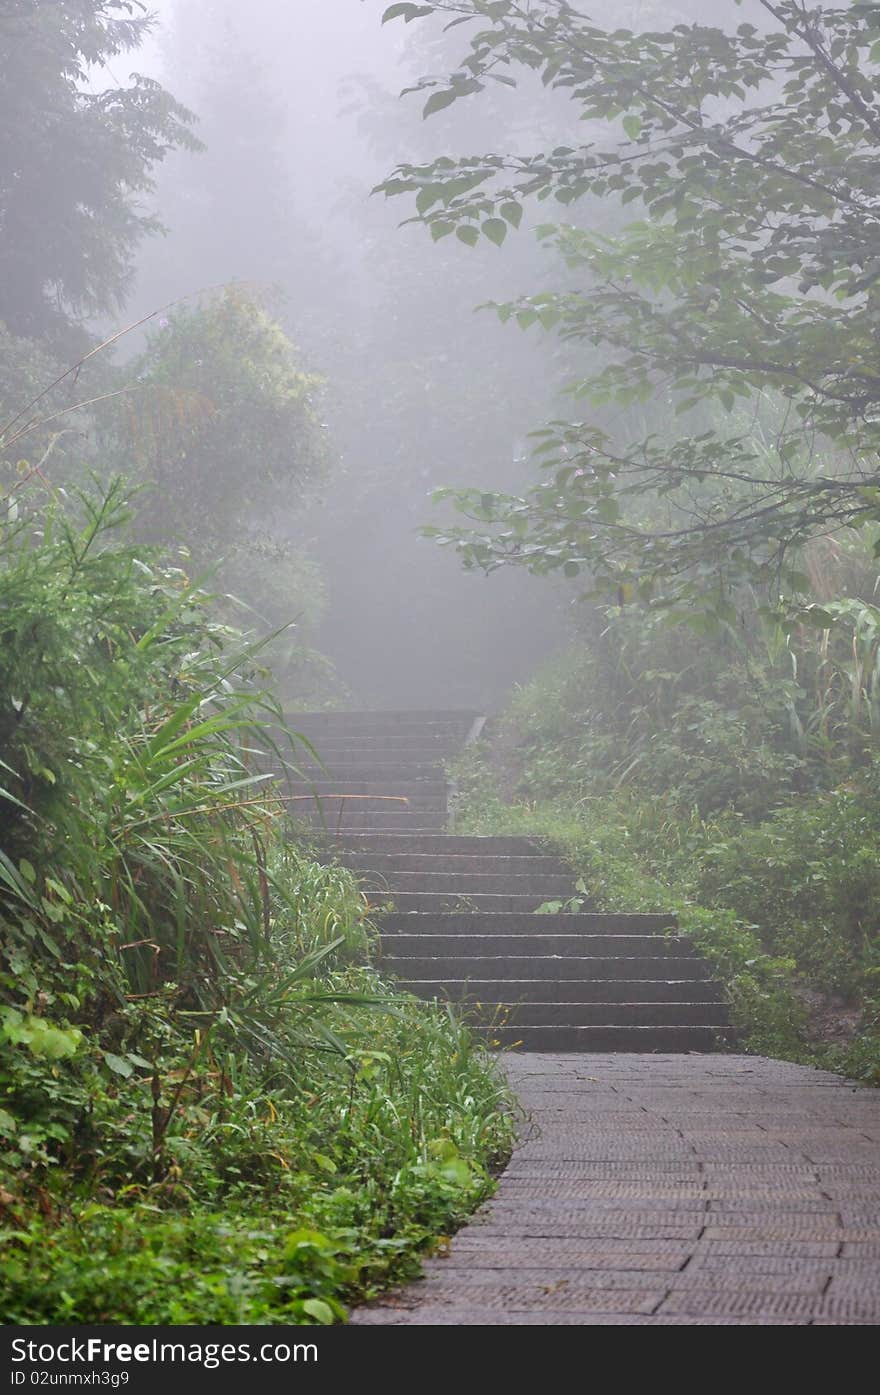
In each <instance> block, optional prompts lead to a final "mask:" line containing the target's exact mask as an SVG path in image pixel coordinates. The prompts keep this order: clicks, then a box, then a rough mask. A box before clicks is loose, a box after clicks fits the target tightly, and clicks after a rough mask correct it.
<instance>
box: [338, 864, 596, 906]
mask: <svg viewBox="0 0 880 1395" xmlns="http://www.w3.org/2000/svg"><path fill="white" fill-rule="evenodd" d="M360 881H361V884H362V885H363V886H364V887H365V888H367V889H369V888H372V887H377V888H379V889H380V890H382V891H391V892H393V893H394V895H395V896H396V895H397V893H398V892H401V893H404V894H410V893H412V894H416V895H422V894H426V895H427V894H433V893H435V892H441V893H442V894H443V895H445V896H451V897H453V898H456V897H462V896H485V895H490V896H503V895H506V896H532V897H536V898H537V899H538V904H539V905H540V904H542V903H543V902H544V901H547V900H550V899H555V900H565V899H567V898H569V897H571V895H572V894H574V895H575V896H577V895H578V893H577V892H574V893H572V885H571V876H570V874H569V873H567V872H563V873H561V874H560V873H559V872H556V873H555V874H551V875H549V876H542V875H541V874H540V873H535V874H534V875H527V876H524V875H515V876H505V874H504V873H503V872H361V873H360ZM580 899H582V900H586V898H585V897H582V898H580Z"/></svg>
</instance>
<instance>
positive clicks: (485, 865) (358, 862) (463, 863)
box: [337, 849, 572, 890]
mask: <svg viewBox="0 0 880 1395" xmlns="http://www.w3.org/2000/svg"><path fill="white" fill-rule="evenodd" d="M337 856H338V857H339V860H340V862H344V863H345V866H346V867H350V868H351V870H352V871H356V872H361V873H365V874H367V875H370V874H372V875H374V876H383V875H384V876H395V875H397V874H398V873H401V872H403V873H408V874H414V875H425V876H436V875H437V874H438V873H442V874H445V875H447V876H449V875H452V876H474V875H479V876H488V875H492V876H496V877H523V876H532V875H538V876H544V877H548V876H554V877H560V878H561V877H564V878H565V880H566V884H567V886H568V887H569V889H570V888H571V884H572V875H571V869H570V868H569V867H566V865H565V863H564V862H561V861H560V860H559V858H558V857H549V856H546V855H542V854H540V853H528V854H526V855H525V856H513V857H512V856H510V855H508V856H506V857H505V856H503V855H502V856H494V857H493V856H492V854H491V853H479V854H477V855H473V854H467V853H442V852H436V853H434V852H431V853H407V852H381V853H380V852H355V851H352V850H350V849H344V850H342V851H341V852H339V853H338V854H337ZM428 889H429V888H427V887H426V888H425V890H428Z"/></svg>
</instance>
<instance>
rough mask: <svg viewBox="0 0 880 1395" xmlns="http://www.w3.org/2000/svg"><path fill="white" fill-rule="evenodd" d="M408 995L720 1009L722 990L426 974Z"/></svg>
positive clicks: (701, 985)
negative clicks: (702, 1005) (711, 1006)
mask: <svg viewBox="0 0 880 1395" xmlns="http://www.w3.org/2000/svg"><path fill="white" fill-rule="evenodd" d="M406 989H407V991H408V992H409V993H414V994H415V995H416V996H417V997H419V998H439V999H440V1000H442V1001H449V1002H459V1003H463V1004H469V1003H510V1002H528V1003H579V1004H583V1003H605V1004H607V1003H621V1004H624V1003H634V1002H639V1003H686V1002H687V1003H691V1002H693V1003H702V1002H708V1003H719V1002H721V1000H722V998H723V993H722V990H721V985H720V984H718V983H716V982H715V981H714V980H713V979H693V978H687V979H682V978H650V979H635V978H618V977H615V978H610V979H609V978H606V979H601V978H589V979H577V978H571V979H550V978H548V979H540V978H536V977H531V978H520V979H516V978H503V979H502V978H497V977H496V978H489V977H488V976H485V975H484V976H483V977H482V978H479V977H477V976H476V975H472V976H471V977H470V978H469V979H464V978H462V977H459V978H440V977H438V976H431V973H430V971H429V972H428V973H426V974H425V975H424V976H423V977H422V978H415V977H413V978H410V977H409V975H407V977H406Z"/></svg>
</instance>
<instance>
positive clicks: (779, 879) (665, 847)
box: [456, 609, 880, 1081]
mask: <svg viewBox="0 0 880 1395" xmlns="http://www.w3.org/2000/svg"><path fill="white" fill-rule="evenodd" d="M858 613H859V614H861V609H859V610H858ZM634 624H635V620H634V618H633V617H620V616H617V617H614V616H612V617H611V618H610V625H609V628H608V630H607V631H606V635H605V638H609V637H610V639H611V644H610V647H605V646H604V645H603V643H602V642H599V643H598V644H596V645H595V647H594V648H593V649H591V650H588V651H586V652H583V651H577V652H576V653H575V654H574V655H573V656H569V657H568V658H567V659H565V660H562V661H560V662H559V663H557V665H556V666H555V667H553V668H551V669H550V670H549V671H547V672H546V673H544V674H543V675H539V676H538V677H537V678H536V679H535V680H533V682H532V683H530V684H528V685H527V686H526V687H525V688H524V689H522V690H521V691H520V692H519V693H518V694H517V695H516V697H515V699H514V701H513V703H512V705H511V708H510V711H509V713H508V714H507V715H506V716H505V718H503V719H502V722H501V726H500V730H499V731H498V733H497V740H496V742H495V743H494V746H490V747H489V749H488V750H487V751H484V752H479V751H477V752H473V753H470V754H469V755H468V756H467V758H466V759H464V760H462V761H461V762H460V765H459V768H458V769H457V770H456V783H457V789H458V792H459V796H458V798H459V802H458V806H457V812H456V826H457V827H459V828H461V829H462V830H463V831H466V832H472V833H503V832H511V833H520V834H527V835H528V836H530V837H537V838H541V839H544V840H546V841H547V842H548V843H549V844H550V845H551V846H552V847H554V848H557V849H561V850H562V851H563V853H564V854H565V856H566V858H567V859H568V861H569V862H570V863H571V865H572V867H573V868H574V869H575V870H576V872H577V874H578V875H579V877H580V879H581V882H580V885H581V887H582V888H583V889H584V891H585V892H586V893H587V894H588V897H589V901H590V904H591V906H595V907H596V908H597V909H599V910H621V911H659V912H674V913H675V914H676V916H677V917H678V921H679V924H680V926H681V929H682V931H683V932H684V933H685V934H687V935H689V936H690V937H691V938H692V939H693V940H694V942H695V943H696V944H697V945H698V946H699V948H700V949H701V950H702V952H703V953H704V954H705V955H706V956H707V958H708V959H709V960H710V962H711V963H712V964H713V966H714V968H715V971H716V973H717V974H718V976H719V978H720V979H721V980H722V981H723V982H724V983H725V985H726V987H727V991H728V998H729V1001H730V1004H731V1008H732V1012H733V1016H734V1020H735V1021H736V1022H737V1023H738V1024H739V1025H740V1026H741V1027H742V1029H743V1031H744V1032H745V1034H746V1042H747V1045H748V1047H749V1049H751V1050H758V1051H763V1052H769V1053H770V1054H775V1055H781V1056H785V1057H789V1058H791V1059H802V1060H815V1061H820V1062H824V1063H826V1064H828V1065H831V1066H832V1067H833V1068H835V1069H840V1070H843V1071H845V1072H849V1073H851V1074H853V1075H855V1076H857V1077H859V1078H863V1079H866V1080H872V1081H880V1032H878V1028H877V1024H878V1014H880V998H878V971H880V940H878V925H880V873H878V868H880V821H878V816H877V806H876V798H875V795H874V787H875V785H876V779H877V763H876V754H874V756H873V757H872V755H871V745H870V742H866V741H865V740H864V738H865V737H869V736H870V729H869V726H868V725H867V724H866V725H864V726H863V727H860V726H858V725H856V726H855V728H850V730H849V734H848V733H847V729H846V727H845V724H842V725H841V727H840V728H839V729H837V730H836V735H835V741H833V742H830V741H829V740H828V734H829V731H830V730H831V727H830V726H828V725H826V726H825V728H824V730H823V731H818V726H821V724H822V721H824V716H823V714H822V708H821V699H822V697H823V694H827V690H826V689H825V688H823V687H822V683H823V682H824V678H825V677H827V670H828V668H829V667H830V661H829V660H828V652H829V651H827V650H826V652H825V657H824V660H823V663H822V664H820V665H819V666H818V668H817V674H818V679H819V688H818V691H817V693H814V692H813V691H810V692H807V691H805V690H803V689H800V690H798V691H797V693H796V697H797V702H796V704H795V709H794V714H793V715H794V716H795V717H797V722H792V721H791V720H790V718H791V716H792V714H791V713H789V712H788V711H787V709H786V701H785V700H784V699H786V690H785V684H784V683H781V684H780V692H779V693H776V694H775V697H774V684H775V683H779V679H778V677H777V678H776V679H774V677H773V673H772V665H770V664H769V662H768V664H767V665H766V666H765V668H764V669H763V670H762V669H761V668H759V667H758V666H757V665H756V664H755V663H754V660H753V661H752V666H751V668H750V669H748V670H745V671H743V672H740V671H738V669H737V667H736V664H735V663H734V664H731V663H730V655H729V654H725V653H724V651H723V649H722V648H720V647H719V645H718V644H717V642H716V643H715V644H714V645H706V644H704V645H703V646H702V651H701V649H700V647H699V646H697V645H696V642H695V641H693V640H692V639H691V640H687V639H685V638H684V637H683V636H682V635H681V634H679V633H678V632H673V639H674V643H673V642H670V640H669V636H668V635H667V639H666V642H667V645H668V652H667V653H666V655H665V663H664V670H663V671H662V672H659V673H658V672H657V671H655V670H654V669H653V667H652V665H653V663H655V662H657V650H656V643H657V640H658V636H657V635H651V634H650V633H648V634H643V635H641V636H639V635H637V634H635V633H634V632H633V625H634ZM825 633H826V634H827V632H825ZM661 634H662V632H661ZM682 644H686V645H687V646H690V649H689V653H688V654H685V653H683V652H682V649H681V645H682ZM843 647H844V648H845V646H843ZM850 657H851V658H852V650H851V651H850ZM725 661H726V662H727V665H728V666H725ZM841 663H843V659H842V658H841ZM805 667H806V665H805ZM667 685H668V687H669V691H668V692H666V687H667ZM795 687H796V685H795ZM832 687H833V684H832ZM707 690H708V692H709V694H710V696H708V697H707V696H706V692H707ZM719 692H721V693H726V697H725V701H724V704H723V705H721V704H719V702H718V700H717V694H718V693H719ZM842 692H843V694H844V695H845V693H846V688H845V686H844V688H843V689H842ZM713 693H714V694H715V695H716V696H711V694H713ZM811 701H812V702H815V701H819V703H820V711H819V716H820V718H821V721H820V722H819V723H818V726H817V723H816V721H815V720H814V719H815V718H816V713H815V711H814V712H813V713H812V716H811V708H810V703H811ZM830 705H831V707H832V708H833V707H834V705H835V704H834V701H833V700H832V701H831V703H830ZM860 712H861V718H860V720H861V719H863V718H864V710H863V706H862V707H860ZM850 716H852V714H850ZM808 728H809V729H811V730H814V731H817V732H818V735H817V739H816V741H814V742H812V743H811V742H809V741H806V740H804V739H803V734H804V732H805V731H806V730H807V729H808ZM799 732H800V733H801V736H800V737H799V736H798V733H799ZM854 732H855V733H856V734H858V733H861V735H859V739H853V733H854ZM830 748H831V749H830ZM873 749H874V751H875V752H876V747H874V748H873ZM798 752H799V753H798ZM554 908H555V907H554Z"/></svg>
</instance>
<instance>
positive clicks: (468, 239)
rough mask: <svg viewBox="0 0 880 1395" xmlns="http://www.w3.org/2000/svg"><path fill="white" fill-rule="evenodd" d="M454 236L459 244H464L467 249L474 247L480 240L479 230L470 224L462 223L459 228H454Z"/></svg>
mask: <svg viewBox="0 0 880 1395" xmlns="http://www.w3.org/2000/svg"><path fill="white" fill-rule="evenodd" d="M455 236H456V237H457V238H458V240H459V242H464V243H466V244H467V246H468V247H475V246H476V245H477V243H478V242H479V240H480V233H479V230H478V229H477V228H475V227H473V225H472V224H470V223H464V224H463V225H462V226H461V227H460V228H456V229H455Z"/></svg>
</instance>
